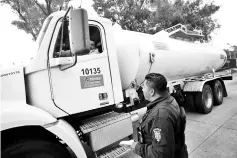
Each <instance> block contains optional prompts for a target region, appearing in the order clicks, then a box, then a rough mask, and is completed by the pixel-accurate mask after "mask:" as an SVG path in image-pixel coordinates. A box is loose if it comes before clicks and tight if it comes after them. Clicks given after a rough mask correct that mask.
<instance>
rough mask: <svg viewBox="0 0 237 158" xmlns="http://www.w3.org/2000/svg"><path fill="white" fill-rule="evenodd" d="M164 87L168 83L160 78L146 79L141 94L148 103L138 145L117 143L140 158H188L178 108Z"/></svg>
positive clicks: (163, 78) (149, 76)
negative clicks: (127, 147)
mask: <svg viewBox="0 0 237 158" xmlns="http://www.w3.org/2000/svg"><path fill="white" fill-rule="evenodd" d="M166 87H167V81H166V78H165V77H164V76H163V75H161V74H157V73H150V74H148V75H146V77H145V81H144V83H143V87H142V90H143V94H144V97H145V99H146V100H148V101H150V103H149V104H148V105H147V112H146V114H145V115H144V116H143V118H142V120H141V123H140V127H139V130H138V141H139V142H136V141H134V140H130V141H122V142H120V145H128V146H130V147H131V148H132V149H133V151H134V152H135V153H136V154H138V155H140V156H141V157H143V158H183V157H185V158H186V157H188V153H187V147H186V145H185V139H184V125H182V121H181V120H182V119H181V114H180V107H179V105H178V104H177V102H176V100H175V99H174V98H173V97H172V96H171V95H170V94H169V93H168V92H167V91H166Z"/></svg>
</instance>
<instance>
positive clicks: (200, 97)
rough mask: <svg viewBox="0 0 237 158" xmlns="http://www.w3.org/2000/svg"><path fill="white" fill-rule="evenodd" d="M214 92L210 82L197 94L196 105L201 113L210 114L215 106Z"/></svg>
mask: <svg viewBox="0 0 237 158" xmlns="http://www.w3.org/2000/svg"><path fill="white" fill-rule="evenodd" d="M213 102H214V100H213V93H212V89H211V87H210V86H209V85H208V84H205V85H204V86H203V89H202V92H200V93H197V94H196V96H195V106H196V108H197V110H198V112H200V113H204V114H208V113H210V112H211V110H212V107H213Z"/></svg>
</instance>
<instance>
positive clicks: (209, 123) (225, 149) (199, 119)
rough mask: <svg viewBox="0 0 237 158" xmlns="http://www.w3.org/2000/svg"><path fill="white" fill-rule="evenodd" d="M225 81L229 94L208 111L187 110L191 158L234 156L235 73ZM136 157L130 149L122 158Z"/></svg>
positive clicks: (236, 123) (236, 152)
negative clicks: (230, 78)
mask: <svg viewBox="0 0 237 158" xmlns="http://www.w3.org/2000/svg"><path fill="white" fill-rule="evenodd" d="M233 77H234V79H233V80H231V81H225V85H226V88H227V92H228V97H226V98H224V102H223V104H222V105H220V106H214V107H213V110H212V112H211V113H209V114H206V115H205V114H199V113H196V112H187V126H186V144H187V146H188V153H189V157H190V158H237V73H234V74H233ZM127 157H129V158H139V156H137V155H135V154H134V153H132V152H130V153H128V154H127V155H124V156H123V158H127Z"/></svg>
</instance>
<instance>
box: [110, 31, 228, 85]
mask: <svg viewBox="0 0 237 158" xmlns="http://www.w3.org/2000/svg"><path fill="white" fill-rule="evenodd" d="M114 39H115V43H116V51H117V56H118V64H119V69H120V76H121V81H122V87H123V89H126V88H127V87H129V85H130V84H131V82H132V81H134V80H135V79H136V81H137V83H138V84H140V83H141V82H142V81H143V80H144V77H145V75H146V74H147V73H149V72H156V73H161V74H163V75H164V76H165V77H166V78H167V80H168V81H172V80H177V79H182V78H186V77H190V76H196V75H201V74H204V73H208V72H212V70H213V69H214V70H218V69H219V68H221V67H222V66H223V65H224V63H225V62H226V53H225V52H224V51H223V50H221V49H217V48H214V47H213V46H210V45H208V44H201V43H194V42H188V41H183V40H178V39H173V38H169V36H168V33H167V32H165V31H161V32H158V33H157V34H155V35H149V34H144V33H138V32H133V31H126V30H122V29H117V28H114ZM150 53H153V54H155V57H154V59H155V61H154V63H153V64H152V65H151V62H150Z"/></svg>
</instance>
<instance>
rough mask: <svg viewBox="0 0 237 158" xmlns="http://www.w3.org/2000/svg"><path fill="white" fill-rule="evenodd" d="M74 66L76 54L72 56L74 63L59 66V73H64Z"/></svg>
mask: <svg viewBox="0 0 237 158" xmlns="http://www.w3.org/2000/svg"><path fill="white" fill-rule="evenodd" d="M76 64H77V54H75V55H74V61H73V63H72V64H70V65H61V66H59V69H60V70H61V71H64V70H67V69H69V68H71V67H73V66H75V65H76Z"/></svg>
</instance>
